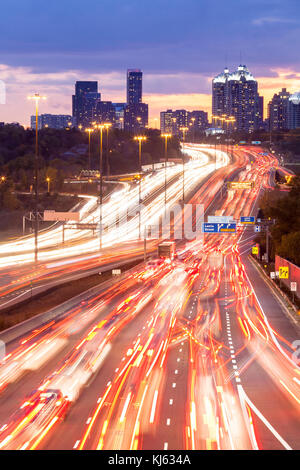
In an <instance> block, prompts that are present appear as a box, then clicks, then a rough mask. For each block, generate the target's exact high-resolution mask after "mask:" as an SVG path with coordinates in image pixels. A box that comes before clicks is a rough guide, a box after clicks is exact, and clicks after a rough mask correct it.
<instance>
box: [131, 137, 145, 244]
mask: <svg viewBox="0 0 300 470" xmlns="http://www.w3.org/2000/svg"><path fill="white" fill-rule="evenodd" d="M134 140H136V141H137V142H138V143H139V238H141V207H140V205H141V204H142V194H141V173H142V142H144V141H145V140H147V137H145V136H144V135H137V136H135V138H134Z"/></svg>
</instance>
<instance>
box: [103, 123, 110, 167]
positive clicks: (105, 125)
mask: <svg viewBox="0 0 300 470" xmlns="http://www.w3.org/2000/svg"><path fill="white" fill-rule="evenodd" d="M111 126H112V124H111V123H110V122H106V123H105V124H104V127H105V129H106V171H107V176H109V174H110V168H109V158H108V131H109V128H110V127H111Z"/></svg>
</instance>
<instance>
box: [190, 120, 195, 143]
mask: <svg viewBox="0 0 300 470" xmlns="http://www.w3.org/2000/svg"><path fill="white" fill-rule="evenodd" d="M191 121H192V126H193V143H195V121H196V118H194V117H192V119H191Z"/></svg>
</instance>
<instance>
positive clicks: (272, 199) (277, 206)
mask: <svg viewBox="0 0 300 470" xmlns="http://www.w3.org/2000/svg"><path fill="white" fill-rule="evenodd" d="M290 185H291V190H290V191H289V192H288V193H283V192H281V191H279V190H278V189H276V190H274V191H268V192H266V193H265V195H264V196H263V198H262V199H261V202H260V206H261V210H262V215H263V217H266V218H269V217H270V218H271V219H275V221H276V222H275V224H274V226H272V227H271V230H270V232H271V240H270V241H271V243H270V247H271V259H273V260H274V258H275V253H276V254H278V255H279V256H282V257H283V258H286V259H288V260H289V261H291V262H292V263H295V264H296V265H298V266H300V177H299V176H298V177H295V178H293V179H292V181H291V183H290ZM259 242H260V243H261V245H262V246H264V238H263V236H260V237H259Z"/></svg>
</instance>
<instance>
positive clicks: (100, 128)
mask: <svg viewBox="0 0 300 470" xmlns="http://www.w3.org/2000/svg"><path fill="white" fill-rule="evenodd" d="M95 127H96V129H99V137H100V142H99V144H100V146H99V149H100V237H99V238H100V246H99V248H100V250H101V249H102V202H103V129H104V125H103V124H96V126H95Z"/></svg>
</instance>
